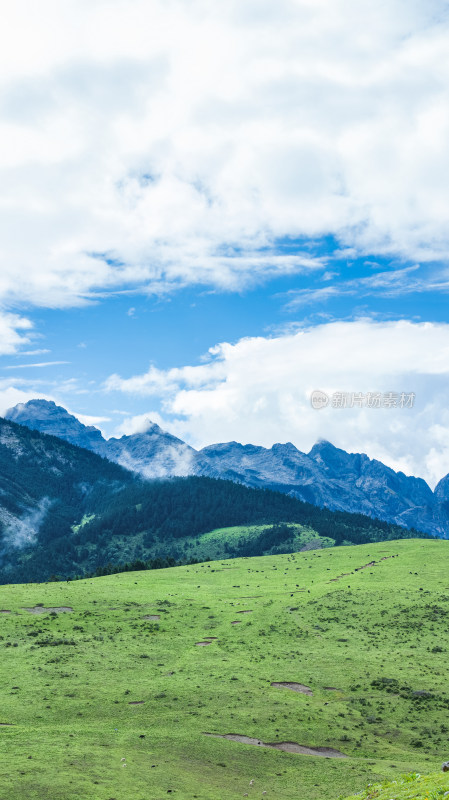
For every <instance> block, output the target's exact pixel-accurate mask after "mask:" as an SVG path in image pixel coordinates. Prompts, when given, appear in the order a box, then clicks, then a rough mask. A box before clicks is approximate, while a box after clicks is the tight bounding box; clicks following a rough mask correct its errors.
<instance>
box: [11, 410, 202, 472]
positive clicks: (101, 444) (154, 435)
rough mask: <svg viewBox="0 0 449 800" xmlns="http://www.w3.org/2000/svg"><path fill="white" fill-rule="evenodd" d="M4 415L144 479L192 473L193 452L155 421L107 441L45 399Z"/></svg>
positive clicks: (97, 431)
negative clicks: (102, 458) (101, 457)
mask: <svg viewBox="0 0 449 800" xmlns="http://www.w3.org/2000/svg"><path fill="white" fill-rule="evenodd" d="M5 418H6V419H9V420H12V421H13V422H17V423H18V424H19V425H25V426H26V427H27V428H31V429H33V430H38V431H40V432H41V433H49V434H51V435H52V436H58V437H59V438H60V439H65V440H66V441H67V442H70V443H71V444H76V445H78V447H84V448H86V450H92V451H93V452H94V453H98V454H99V455H101V456H103V457H104V458H108V459H109V461H114V462H115V463H117V464H120V465H121V466H122V467H126V469H129V470H132V471H133V472H139V473H140V474H142V475H144V476H145V477H146V478H165V477H169V476H170V475H190V474H191V473H192V466H191V464H192V461H193V459H194V456H195V454H196V451H195V450H193V448H192V447H189V445H187V444H185V442H182V441H181V439H177V438H176V436H172V435H171V434H170V433H166V432H165V431H163V430H162V429H161V428H160V427H159V426H158V425H155V424H154V423H153V424H150V426H149V428H148V430H147V431H146V432H145V433H136V434H134V435H133V436H122V437H121V438H120V439H108V440H106V439H104V437H103V436H102V434H101V431H99V430H98V428H95V427H93V426H87V425H83V424H82V422H80V421H79V420H78V419H77V418H76V417H74V416H72V414H69V413H68V411H66V409H65V408H62V407H61V406H57V405H56V404H55V403H53V402H50V401H48V400H30V401H29V402H28V403H20V404H19V405H17V406H15V407H14V408H11V409H9V411H7V412H6V414H5Z"/></svg>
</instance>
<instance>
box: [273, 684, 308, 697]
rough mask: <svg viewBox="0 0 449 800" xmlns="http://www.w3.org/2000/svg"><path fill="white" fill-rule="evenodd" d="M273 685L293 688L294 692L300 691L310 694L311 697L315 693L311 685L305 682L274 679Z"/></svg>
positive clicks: (279, 687) (280, 687)
mask: <svg viewBox="0 0 449 800" xmlns="http://www.w3.org/2000/svg"><path fill="white" fill-rule="evenodd" d="M270 685H271V686H275V687H276V689H291V690H292V691H293V692H300V693H301V694H308V695H309V696H310V697H311V696H312V695H313V692H312V690H311V688H310V686H304V684H303V683H294V682H291V681H279V682H278V681H274V682H273V683H271V684H270Z"/></svg>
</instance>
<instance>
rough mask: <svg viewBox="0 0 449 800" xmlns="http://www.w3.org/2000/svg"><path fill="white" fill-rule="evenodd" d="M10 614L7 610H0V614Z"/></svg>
mask: <svg viewBox="0 0 449 800" xmlns="http://www.w3.org/2000/svg"><path fill="white" fill-rule="evenodd" d="M10 613H11V612H10V611H8V609H7V608H0V614H10Z"/></svg>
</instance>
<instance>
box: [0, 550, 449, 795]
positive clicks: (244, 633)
mask: <svg viewBox="0 0 449 800" xmlns="http://www.w3.org/2000/svg"><path fill="white" fill-rule="evenodd" d="M448 563H449V543H448V542H445V541H437V540H420V539H412V540H403V541H393V542H381V543H378V544H369V545H361V546H358V547H341V548H329V549H324V550H315V551H309V552H304V553H296V554H290V555H279V556H265V557H258V558H248V559H245V558H243V559H234V560H227V561H226V560H223V561H215V562H209V563H206V564H195V565H190V566H185V567H178V568H175V569H167V570H156V571H147V572H134V573H127V574H118V575H111V576H107V577H103V578H96V579H90V580H84V581H72V582H68V583H67V582H63V583H51V584H28V585H5V586H1V587H0V612H1V613H0V652H1V658H0V681H1V686H2V703H1V707H0V739H1V741H0V798H1V800H6V798H7V799H8V800H41V799H42V798H51V800H159V799H160V798H165V797H169V796H172V797H176V798H178V800H184V799H185V800H187V799H188V800H190V798H197V799H198V800H224V798H231V799H233V798H240V797H243V796H245V795H246V794H248V796H249V797H265V796H266V797H268V798H269V797H271V798H276V800H337V798H339V797H346V796H349V795H351V796H352V795H354V794H355V793H358V792H361V794H360V795H359V796H360V797H363V798H365V800H368V798H370V800H372V799H373V798H377V797H378V798H379V800H391V798H398V800H401V799H402V798H411V797H421V796H422V797H423V798H424V797H428V798H429V800H431V797H432V795H431V794H424V795H420V794H418V793H415V794H413V791H414V790H415V789H414V788H413V789H411V790H410V791H412V794H410V793H409V794H406V793H405V792H406V791H408V788H407V787H408V786H412V785H413V781H415V784H416V787H415V788H416V789H417V791H418V789H419V790H421V789H422V788H423V787H424V788H427V786H430V783H428V784H427V785H426V784H425V783H422V784H420V783H419V781H421V779H420V778H419V779H417V778H413V777H412V778H411V779H410V781H408V782H406V783H404V784H401V781H402V780H405V779H403V778H402V777H401V776H403V775H405V774H409V773H419V774H421V775H424V774H426V773H433V772H436V771H437V770H439V769H440V767H441V763H442V761H445V760H447V759H449V739H448V733H449V682H448V666H447V665H448V649H449V643H448V636H447V630H448V621H449V574H448ZM282 684H284V685H282ZM285 684H287V685H285ZM427 780H428V781H431V780H434V783H433V786H434V789H432V791H435V792H437V791H438V792H440V790H441V791H442V789H443V788H444V790H445V791H449V785H448V786H447V788H445V787H446V785H447V784H449V781H447V776H443V774H442V773H441V776H436V777H435V779H431V778H429V779H427ZM250 781H254V783H253V784H251V785H250ZM381 781H397V784H393V785H390V787H389V788H388V790H387V789H385V790H384V789H377V788H373V787H372V786H371V787H368V788H366V787H367V785H368V784H376V783H379V782H381ZM393 786H394V787H395V788H394V790H393ZM404 786H405V789H404ZM429 791H430V789H429ZM263 792H266V793H267V794H266V795H263ZM401 792H402V793H401ZM435 796H438V797H439V796H442V795H440V794H438V795H435Z"/></svg>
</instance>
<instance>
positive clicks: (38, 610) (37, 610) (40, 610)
mask: <svg viewBox="0 0 449 800" xmlns="http://www.w3.org/2000/svg"><path fill="white" fill-rule="evenodd" d="M23 611H28V612H29V613H30V614H49V613H51V612H52V611H54V612H55V613H56V614H64V613H66V612H70V611H73V608H71V607H70V606H54V607H52V608H50V607H49V608H45V607H44V606H34V608H25V607H24V608H23Z"/></svg>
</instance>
